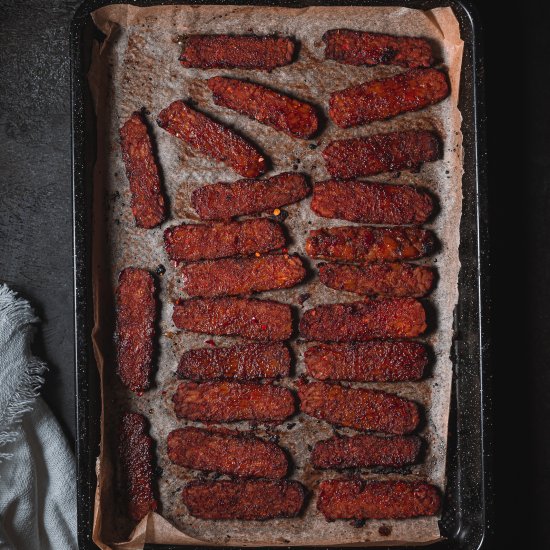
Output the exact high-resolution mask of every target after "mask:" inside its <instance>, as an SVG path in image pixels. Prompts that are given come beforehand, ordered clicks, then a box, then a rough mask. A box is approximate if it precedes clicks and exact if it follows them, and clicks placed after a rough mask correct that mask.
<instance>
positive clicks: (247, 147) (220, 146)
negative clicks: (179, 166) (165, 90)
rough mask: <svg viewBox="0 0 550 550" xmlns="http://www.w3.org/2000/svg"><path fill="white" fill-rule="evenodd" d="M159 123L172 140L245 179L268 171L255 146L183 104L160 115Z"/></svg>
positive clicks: (169, 107)
mask: <svg viewBox="0 0 550 550" xmlns="http://www.w3.org/2000/svg"><path fill="white" fill-rule="evenodd" d="M157 122H158V125H159V126H160V127H161V128H163V129H164V130H166V131H167V132H169V133H170V134H172V135H173V136H176V137H177V138H179V139H181V140H183V141H185V142H186V143H188V144H189V145H191V147H193V148H195V149H197V150H198V151H199V152H200V153H202V154H203V155H206V156H208V157H211V158H213V159H215V160H217V161H218V162H222V163H224V164H226V165H227V166H230V167H231V168H233V170H235V172H237V174H240V175H241V176H243V177H245V178H255V177H257V176H259V175H260V174H263V173H264V172H265V170H266V160H265V158H264V156H263V155H262V153H260V151H258V150H257V149H256V148H255V147H254V146H253V145H252V144H250V143H249V142H248V141H247V140H245V139H244V138H242V137H241V136H239V135H238V134H236V133H235V132H234V131H233V130H231V129H230V128H228V127H226V126H224V125H223V124H220V123H219V122H216V121H214V120H212V119H211V118H209V117H207V116H206V115H203V114H202V113H199V112H198V111H195V110H194V109H192V108H191V107H189V105H187V104H186V103H185V102H183V101H181V100H179V101H174V102H173V103H171V104H170V105H169V106H168V107H166V109H164V110H163V111H161V112H160V113H159V116H158V119H157Z"/></svg>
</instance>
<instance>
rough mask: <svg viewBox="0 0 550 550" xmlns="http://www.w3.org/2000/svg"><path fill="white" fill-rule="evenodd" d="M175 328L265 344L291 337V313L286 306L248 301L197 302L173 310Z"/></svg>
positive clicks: (209, 299) (245, 299) (190, 302)
mask: <svg viewBox="0 0 550 550" xmlns="http://www.w3.org/2000/svg"><path fill="white" fill-rule="evenodd" d="M173 320H174V324H175V325H176V327H178V328H181V329H185V330H189V331H191V332H200V333H205V334H216V335H220V336H242V337H243V338H249V339H251V340H259V341H263V342H268V341H279V340H287V339H288V338H290V337H291V335H292V311H291V309H290V306H288V305H287V304H281V303H280V302H275V301H271V300H252V299H247V298H204V299H203V298H195V299H192V300H180V301H178V303H177V304H176V305H175V306H174V313H173Z"/></svg>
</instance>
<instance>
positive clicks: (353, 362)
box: [304, 341, 428, 382]
mask: <svg viewBox="0 0 550 550" xmlns="http://www.w3.org/2000/svg"><path fill="white" fill-rule="evenodd" d="M304 359H305V363H306V369H307V373H308V375H309V376H311V377H313V378H316V379H317V380H345V381H350V382H403V381H407V380H419V379H420V378H422V373H423V372H424V368H425V367H426V365H427V364H428V352H427V350H426V347H425V346H424V344H421V343H420V342H407V341H404V342H393V341H373V342H365V343H356V342H354V343H352V344H319V345H317V346H312V347H310V348H308V349H307V350H306V352H305V354H304Z"/></svg>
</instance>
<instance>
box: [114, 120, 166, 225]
mask: <svg viewBox="0 0 550 550" xmlns="http://www.w3.org/2000/svg"><path fill="white" fill-rule="evenodd" d="M120 148H121V150H122V159H123V160H124V165H125V166H126V175H127V177H128V181H129V182H130V192H131V194H132V213H133V215H134V218H135V220H136V225H137V226H138V227H145V228H146V229H151V228H152V227H155V226H157V225H159V224H160V223H162V222H163V221H164V219H165V217H166V207H165V204H164V195H163V193H162V190H161V186H160V177H159V169H158V166H157V161H156V159H155V155H154V153H153V145H152V143H151V137H150V136H149V131H148V129H147V125H146V123H145V120H144V117H143V115H142V114H141V113H140V112H135V113H133V114H132V116H131V117H130V118H129V119H128V120H127V121H126V122H125V123H124V125H123V126H122V128H120Z"/></svg>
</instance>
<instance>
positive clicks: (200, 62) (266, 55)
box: [180, 34, 294, 71]
mask: <svg viewBox="0 0 550 550" xmlns="http://www.w3.org/2000/svg"><path fill="white" fill-rule="evenodd" d="M293 55H294V42H293V41H292V39H290V38H286V37H277V36H254V35H236V36H232V35H227V34H192V35H188V36H184V37H183V48H182V51H181V55H180V63H181V64H182V65H183V66H184V67H193V68H198V69H258V70H263V71H272V70H273V69H276V68H277V67H282V66H284V65H289V64H290V63H291V62H292V57H293Z"/></svg>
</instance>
